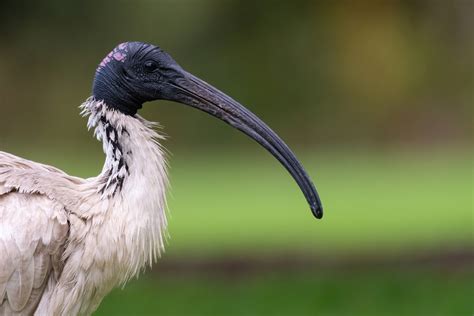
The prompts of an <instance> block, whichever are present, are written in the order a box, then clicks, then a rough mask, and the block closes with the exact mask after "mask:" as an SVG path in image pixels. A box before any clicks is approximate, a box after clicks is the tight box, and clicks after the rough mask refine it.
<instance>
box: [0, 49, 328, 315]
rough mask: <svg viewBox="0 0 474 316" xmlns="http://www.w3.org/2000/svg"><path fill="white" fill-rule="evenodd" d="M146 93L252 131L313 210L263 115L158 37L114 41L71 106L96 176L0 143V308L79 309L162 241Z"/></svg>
mask: <svg viewBox="0 0 474 316" xmlns="http://www.w3.org/2000/svg"><path fill="white" fill-rule="evenodd" d="M153 100H171V101H176V102H179V103H183V104H186V105H189V106H192V107H194V108H197V109H199V110H202V111H204V112H206V113H209V114H211V115H213V116H215V117H217V118H219V119H221V120H223V121H224V122H226V123H228V124H229V125H231V126H233V127H235V128H237V129H238V130H240V131H242V132H243V133H245V134H247V135H248V136H250V137H251V138H253V139H254V140H256V141H257V142H258V143H259V144H260V145H262V146H263V147H265V148H266V149H267V150H268V151H269V152H270V153H271V154H272V155H274V156H275V157H276V158H277V159H278V160H279V161H280V162H281V163H282V164H283V165H284V166H285V168H286V169H287V170H288V171H289V172H290V174H291V175H292V176H293V178H294V179H295V180H296V182H297V183H298V185H299V186H300V188H301V190H302V191H303V193H304V195H305V197H306V199H307V201H308V203H309V205H310V208H311V211H312V212H313V214H314V216H316V217H317V218H321V217H322V215H323V211H322V206H321V202H320V200H319V197H318V194H317V192H316V189H315V188H314V185H313V183H312V182H311V180H310V178H309V176H308V175H307V173H306V172H305V170H304V169H303V167H302V166H301V164H300V163H299V161H298V160H297V159H296V157H295V156H294V154H293V153H292V152H291V150H290V149H289V148H288V146H287V145H286V144H285V143H284V142H283V141H282V140H281V139H280V138H279V137H278V136H277V135H276V134H275V133H274V132H273V131H272V130H271V129H270V128H269V127H268V126H267V125H266V124H265V123H263V122H262V121H261V120H260V119H258V118H257V117H256V116H255V115H254V114H252V113H251V112H250V111H249V110H247V109H246V108H245V107H243V106H242V105H240V104H239V103H237V102H236V101H235V100H233V99H232V98H230V97H229V96H227V95H225V94H224V93H222V92H221V91H219V90H217V89H216V88H214V87H212V86H211V85H209V84H207V83H206V82H204V81H202V80H200V79H198V78H196V77H195V76H193V75H191V74H190V73H188V72H186V71H185V70H183V69H182V68H181V67H180V66H179V65H178V64H177V63H176V62H175V61H174V60H173V59H172V58H171V57H170V56H169V55H168V54H167V53H165V52H164V51H163V50H161V49H160V48H159V47H157V46H154V45H150V44H145V43H140V42H128V43H122V44H120V45H118V46H117V47H116V48H115V49H114V50H113V51H112V52H111V53H109V54H108V55H107V56H106V57H105V59H104V60H103V61H102V62H101V63H100V65H99V67H98V68H97V71H96V74H95V79H94V85H93V95H92V96H91V97H90V98H89V99H87V100H86V101H85V102H84V103H83V104H82V106H81V108H82V113H83V114H84V115H87V116H88V117H89V121H88V127H89V128H94V134H95V136H96V137H97V139H98V140H100V141H102V143H103V148H104V152H105V156H106V158H105V163H104V167H103V169H102V172H101V173H100V174H99V175H98V176H97V177H94V178H89V179H81V178H77V177H73V176H70V175H68V174H66V173H64V172H63V171H61V170H58V169H56V168H54V167H50V166H47V165H43V164H40V163H36V162H32V161H29V160H26V159H22V158H19V157H16V156H13V155H11V154H7V153H4V152H0V315H30V314H36V315H76V314H80V315H83V314H90V313H92V312H93V311H94V310H95V309H96V308H97V307H98V305H99V304H100V302H101V300H102V299H103V298H104V296H105V295H106V294H107V293H108V292H109V291H111V290H112V288H114V287H115V286H117V285H119V284H124V283H125V282H127V280H129V279H130V278H131V277H132V276H135V275H137V274H138V273H139V272H140V271H141V270H142V268H144V267H145V266H146V265H147V264H151V263H152V262H153V261H154V260H155V259H156V258H157V256H158V255H159V254H160V251H162V250H163V246H164V241H163V234H164V232H165V230H166V225H167V222H166V216H165V208H166V200H165V191H166V187H167V183H168V180H167V176H166V161H165V157H164V155H163V150H162V147H161V145H160V143H159V142H160V140H162V137H161V136H160V135H159V134H158V133H157V132H156V131H155V130H154V129H153V126H154V124H153V123H150V122H148V121H146V120H145V119H143V118H142V117H141V116H139V115H138V114H137V110H138V109H140V108H141V107H142V104H143V103H144V102H147V101H153Z"/></svg>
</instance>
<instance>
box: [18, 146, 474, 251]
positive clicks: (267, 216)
mask: <svg viewBox="0 0 474 316" xmlns="http://www.w3.org/2000/svg"><path fill="white" fill-rule="evenodd" d="M28 150H30V149H28ZM30 152H31V151H30ZM321 152H322V153H321V154H306V155H300V158H301V160H302V162H303V164H304V165H305V166H306V168H307V169H308V171H309V173H310V174H311V175H312V177H313V179H314V182H315V184H316V186H317V188H318V190H319V193H320V195H321V198H322V201H323V203H324V206H325V215H324V218H323V220H321V221H318V220H316V219H314V218H313V217H312V216H311V213H310V211H309V208H308V206H307V205H306V201H305V199H304V198H303V195H302V194H301V192H300V191H299V189H298V187H297V185H296V184H295V183H294V181H293V180H292V179H291V177H290V176H289V175H288V174H287V172H286V171H285V170H284V169H283V168H282V167H281V166H280V165H279V164H278V163H277V162H276V161H275V160H274V159H273V157H271V156H270V155H268V154H267V153H266V152H264V151H263V150H258V151H257V152H256V153H245V154H242V153H240V152H235V153H233V154H232V153H228V152H227V153H222V152H221V153H216V152H201V153H196V152H190V153H185V152H181V153H176V154H175V155H173V156H171V157H170V162H171V172H170V175H171V184H172V187H171V190H170V194H169V206H170V207H169V208H170V216H169V234H170V236H171V237H170V238H169V242H168V246H167V253H166V256H168V257H170V256H171V257H174V256H178V257H180V256H185V257H186V256H226V255H235V254H236V253H241V252H244V253H247V254H249V253H250V254H251V253H258V254H259V255H261V254H265V253H270V254H271V253H274V252H277V253H278V252H282V251H286V250H292V251H293V252H302V253H305V254H313V253H314V254H323V255H324V254H329V255H332V254H338V253H344V254H347V253H356V254H359V253H361V252H381V251H385V252H389V253H390V254H391V255H392V254H394V253H395V254H396V253H397V252H400V251H401V252H405V251H413V250H417V249H428V250H429V249H439V248H443V247H448V248H453V247H461V248H465V247H471V245H472V228H473V226H472V224H473V222H472V215H473V205H472V202H473V200H472V199H473V182H472V181H473V180H472V179H473V178H472V176H473V174H472V172H473V163H472V151H466V150H459V149H452V148H451V149H444V150H430V151H426V152H423V151H400V150H398V151H397V150H395V151H374V150H359V151H350V150H344V151H335V150H324V149H322V150H321ZM17 153H18V154H22V153H21V151H20V152H17ZM33 153H35V155H31V154H29V155H28V157H29V158H32V159H38V160H40V161H44V162H46V163H51V164H54V165H56V166H59V167H61V168H64V169H65V170H67V171H68V172H70V173H72V174H76V175H81V176H92V175H94V174H96V173H98V172H99V170H100V168H101V163H102V156H101V155H97V156H82V157H81V156H77V155H74V154H66V155H51V154H50V153H43V154H42V153H41V152H33Z"/></svg>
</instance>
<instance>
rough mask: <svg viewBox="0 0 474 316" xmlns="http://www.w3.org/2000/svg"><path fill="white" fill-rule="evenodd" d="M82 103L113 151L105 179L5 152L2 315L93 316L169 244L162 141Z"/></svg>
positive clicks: (138, 124)
mask: <svg viewBox="0 0 474 316" xmlns="http://www.w3.org/2000/svg"><path fill="white" fill-rule="evenodd" d="M83 107H84V111H85V112H86V113H87V114H89V126H90V127H94V128H95V134H96V135H97V137H98V139H99V140H101V141H102V142H103V146H104V152H105V154H106V161H105V164H104V168H103V170H102V172H101V174H100V175H99V176H97V177H94V178H89V179H80V178H76V177H71V176H69V175H67V174H65V173H64V172H62V171H60V170H58V169H55V168H53V167H49V166H45V165H41V164H38V163H35V162H32V161H28V160H25V159H21V158H18V157H15V156H13V155H10V154H6V153H2V152H0V253H1V254H2V256H0V315H4V314H6V315H10V314H16V313H18V314H22V315H28V314H31V313H32V312H33V311H35V310H36V308H37V306H38V310H37V314H38V315H74V314H78V313H79V314H90V313H91V312H92V311H94V310H95V309H96V308H97V306H98V304H99V303H100V301H101V300H102V298H103V297H104V296H105V295H106V294H107V293H108V292H109V291H110V290H111V289H112V288H113V287H114V286H116V285H117V284H121V283H124V282H125V281H127V280H128V279H129V278H130V277H132V276H134V275H136V274H137V273H138V272H139V271H140V270H141V269H142V268H143V267H145V266H146V265H147V264H151V263H152V262H153V260H154V259H155V258H156V257H157V255H159V253H160V251H161V250H162V249H163V246H164V235H163V234H164V233H165V229H166V216H165V215H166V214H165V205H166V202H165V189H166V186H167V180H166V179H167V178H166V170H165V168H166V164H165V159H164V156H163V152H162V150H161V148H160V145H159V144H158V142H157V141H158V140H159V139H160V138H161V137H160V136H159V135H158V134H157V133H156V132H155V131H154V130H153V129H152V124H151V123H149V122H147V121H145V120H144V119H142V118H140V117H138V118H132V117H129V116H127V115H124V114H122V113H120V112H117V111H112V110H108V109H107V108H106V107H105V106H104V104H103V103H102V102H98V101H95V100H93V99H91V100H88V102H86V103H84V105H83ZM143 188H145V190H143ZM10 231H14V234H13V233H10ZM3 254H7V256H3ZM20 280H21V282H20Z"/></svg>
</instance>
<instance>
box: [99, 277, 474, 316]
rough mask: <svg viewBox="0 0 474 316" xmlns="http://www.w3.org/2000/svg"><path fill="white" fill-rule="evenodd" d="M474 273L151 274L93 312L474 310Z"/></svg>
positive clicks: (462, 312)
mask: <svg viewBox="0 0 474 316" xmlns="http://www.w3.org/2000/svg"><path fill="white" fill-rule="evenodd" d="M473 277H474V274H473V273H472V272H470V273H461V274H457V273H450V272H449V271H437V270H430V269H421V270H418V271H417V270H415V271H413V270H409V271H403V270H395V271H390V270H383V269H375V270H372V271H359V270H355V271H338V272H336V271H324V270H323V271H319V272H318V271H314V272H313V273H304V272H300V273H294V272H293V273H291V272H290V273H285V274H281V275H278V274H271V273H266V274H259V275H257V276H253V277H249V276H241V277H233V278H230V279H229V278H217V277H213V278H212V277H206V276H194V277H189V276H176V275H175V276H173V277H170V276H163V277H158V278H156V279H153V278H152V277H150V276H148V277H147V278H143V279H141V280H139V281H134V282H132V283H131V284H129V285H128V286H127V287H126V288H125V290H120V289H117V290H115V291H114V292H112V294H111V295H109V296H108V297H107V298H106V299H105V300H104V302H103V303H102V305H101V306H100V308H99V310H98V311H97V312H96V313H95V315H168V316H171V315H229V316H230V315H249V316H250V315H281V316H283V315H288V316H298V315H320V316H325V315H337V316H341V315H364V316H369V315H384V316H386V315H430V316H435V315H443V316H445V315H450V316H451V315H472V313H473V312H474V307H473V303H472V297H473V295H474V291H473V281H474V278H473Z"/></svg>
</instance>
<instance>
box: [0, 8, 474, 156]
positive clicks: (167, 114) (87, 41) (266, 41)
mask: <svg viewBox="0 0 474 316" xmlns="http://www.w3.org/2000/svg"><path fill="white" fill-rule="evenodd" d="M472 6H473V3H472V2H470V1H450V2H448V1H421V0H418V1H382V2H380V1H376V2H371V1H361V2H357V4H356V2H352V1H339V2H320V3H318V2H316V1H271V0H267V1H237V0H223V1H221V0H219V1H218V0H202V1H195V0H184V1H171V0H165V1H150V0H140V1H125V0H120V1H99V2H97V1H68V2H63V1H58V0H53V1H36V2H23V1H13V0H6V1H2V2H1V3H0V29H1V32H0V39H1V42H2V43H3V45H2V49H1V50H0V110H1V113H2V115H1V116H0V145H1V146H2V148H3V149H5V148H7V149H8V148H9V146H10V145H11V144H16V145H18V144H25V145H27V144H29V143H30V142H31V141H32V140H33V141H34V142H35V143H37V144H39V145H43V146H55V145H57V146H64V145H66V144H68V143H69V140H70V139H74V143H76V144H77V143H78V142H79V143H80V142H81V139H82V142H83V143H87V142H90V141H89V138H88V137H89V135H88V134H87V133H86V132H85V130H84V124H85V122H84V120H83V119H81V118H79V116H78V109H77V106H78V105H79V104H80V103H81V102H82V101H83V100H85V98H86V97H87V96H89V94H90V90H91V89H90V88H91V84H92V78H93V75H94V71H95V68H96V65H97V64H98V63H99V61H100V60H101V59H102V58H103V56H105V55H106V54H107V53H108V52H109V51H110V50H111V49H112V48H113V47H114V46H115V45H116V44H117V43H120V42H123V41H130V40H140V41H146V42H150V43H154V44H158V45H160V46H161V47H162V48H164V49H165V50H167V51H168V52H170V53H171V54H172V56H174V57H175V59H176V60H178V62H180V63H181V64H182V66H183V67H184V68H186V69H187V70H189V71H191V72H192V73H195V74H196V75H198V76H199V77H201V78H203V79H205V80H206V81H209V82H210V83H212V84H214V85H215V86H217V87H218V88H220V89H222V90H224V91H225V92H227V93H228V94H230V95H231V96H233V97H234V98H236V99H237V100H239V101H241V102H242V103H243V104H245V105H247V106H248V107H249V108H250V109H252V110H253V111H254V112H256V113H257V114H258V115H260V116H261V117H262V118H263V119H264V120H266V121H267V122H269V123H270V125H271V126H272V127H273V128H274V129H275V130H277V131H278V132H279V133H281V134H282V136H283V137H284V138H285V139H287V140H288V142H289V143H290V144H300V145H301V146H305V147H309V148H312V147H313V146H316V145H319V144H331V145H333V144H348V143H350V144H352V143H354V144H360V143H364V144H377V145H379V144H392V143H397V144H399V143H403V144H405V143H408V144H415V145H418V144H420V143H428V144H432V143H440V142H441V143H445V142H466V141H469V138H470V137H471V135H472V104H473V100H474V99H473V93H472V86H473V83H474V82H473V76H472V70H473V58H472V56H473V54H474V50H473V48H474V46H473V41H472V38H474V37H473V31H472V30H473V29H474V25H473V22H472V21H474V19H473V17H472V12H474V10H472V9H473V8H472ZM157 105H159V106H157ZM142 114H143V115H144V116H146V117H147V118H149V119H151V120H159V121H160V122H162V123H163V125H165V126H166V132H167V133H168V134H169V135H171V136H172V139H171V141H170V146H171V147H172V148H182V147H192V146H199V147H202V146H206V147H208V146H214V145H218V146H219V148H222V147H223V146H232V147H234V146H239V145H242V144H243V143H244V142H245V140H244V138H243V137H240V136H236V135H237V133H235V132H231V131H230V129H223V128H221V125H222V124H220V123H217V122H216V121H214V120H212V119H210V118H208V117H207V116H206V115H205V114H202V113H198V112H197V111H191V110H189V109H185V108H184V107H183V106H177V105H175V104H170V103H167V102H159V103H156V104H155V105H153V106H152V105H148V106H146V109H145V110H144V111H142ZM32 131H34V134H33V135H32ZM59 131H60V132H59ZM32 138H33V139H32ZM229 139H230V141H229V142H227V141H226V142H225V143H223V141H224V140H229Z"/></svg>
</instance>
